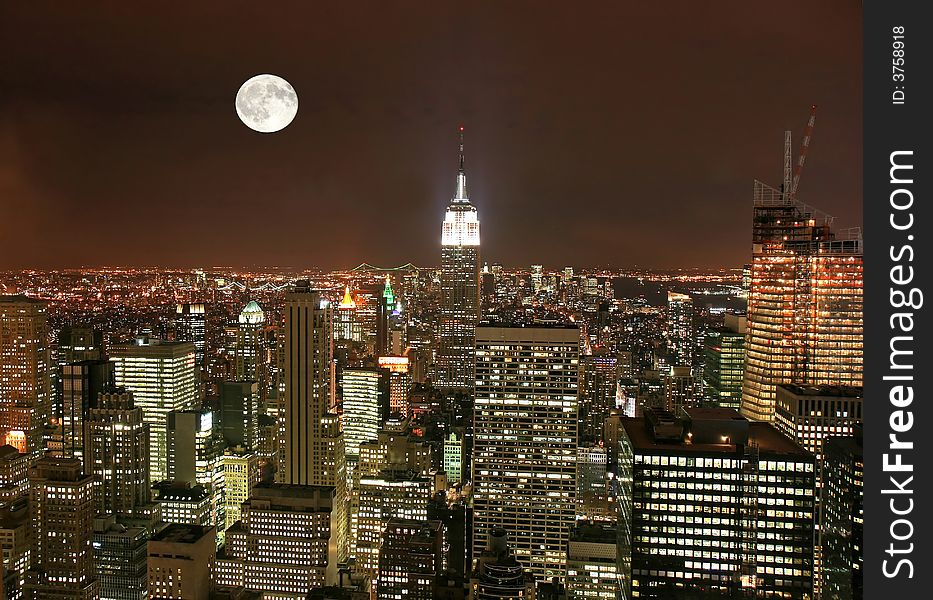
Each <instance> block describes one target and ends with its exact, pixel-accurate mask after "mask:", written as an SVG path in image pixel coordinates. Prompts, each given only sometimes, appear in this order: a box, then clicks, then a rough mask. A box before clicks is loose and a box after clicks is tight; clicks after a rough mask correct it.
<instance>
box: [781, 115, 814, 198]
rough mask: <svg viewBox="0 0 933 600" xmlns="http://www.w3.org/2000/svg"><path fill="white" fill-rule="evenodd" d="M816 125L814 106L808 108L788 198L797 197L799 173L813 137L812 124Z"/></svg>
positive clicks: (785, 174) (785, 173)
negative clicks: (808, 111)
mask: <svg viewBox="0 0 933 600" xmlns="http://www.w3.org/2000/svg"><path fill="white" fill-rule="evenodd" d="M814 123H816V104H814V105H812V106H811V107H810V119H809V120H808V121H807V127H806V128H805V129H804V130H803V142H802V143H801V144H800V154H799V156H798V157H797V165H796V166H795V167H794V179H793V181H792V182H791V184H790V192H789V193H788V194H787V195H788V197H790V198H793V197H795V196H796V195H797V186H798V185H800V173H801V172H802V171H803V165H804V163H806V162H807V151H808V150H810V138H811V137H812V136H813V124H814ZM787 143H788V135H787V132H785V134H784V144H785V158H784V177H785V179H786V178H787V148H786V146H787Z"/></svg>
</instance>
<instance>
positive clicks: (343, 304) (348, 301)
mask: <svg viewBox="0 0 933 600" xmlns="http://www.w3.org/2000/svg"><path fill="white" fill-rule="evenodd" d="M339 308H356V302H354V301H353V296H351V295H350V286H349V285H348V286H347V290H346V291H345V292H344V293H343V300H341V301H340V305H339Z"/></svg>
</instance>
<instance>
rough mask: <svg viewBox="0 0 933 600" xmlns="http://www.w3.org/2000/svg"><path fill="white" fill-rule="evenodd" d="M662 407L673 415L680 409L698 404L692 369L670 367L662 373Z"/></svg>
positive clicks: (695, 382)
mask: <svg viewBox="0 0 933 600" xmlns="http://www.w3.org/2000/svg"><path fill="white" fill-rule="evenodd" d="M661 381H662V382H663V384H664V406H665V408H666V409H667V410H669V411H671V412H673V413H674V414H678V413H680V409H682V408H685V407H690V406H696V405H697V404H698V403H699V395H700V394H699V391H698V389H697V381H696V378H695V377H694V376H693V369H691V368H690V367H686V366H679V367H677V366H672V367H670V368H668V370H667V372H666V373H664V375H663V377H662V380H661Z"/></svg>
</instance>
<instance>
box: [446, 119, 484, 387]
mask: <svg viewBox="0 0 933 600" xmlns="http://www.w3.org/2000/svg"><path fill="white" fill-rule="evenodd" d="M479 292H480V285H479V216H478V213H477V212H476V207H475V206H473V205H472V204H470V199H469V197H468V196H467V188H466V173H465V172H464V170H463V127H461V128H460V170H459V172H458V174H457V193H456V194H455V195H454V197H453V199H452V200H451V201H450V205H449V206H448V207H447V214H446V215H445V217H444V224H443V227H442V229H441V303H440V320H439V323H438V347H437V357H436V360H435V375H436V377H435V378H436V382H435V385H436V386H437V387H438V388H439V389H444V390H471V389H473V386H474V383H475V357H474V344H475V342H476V323H477V321H478V320H479Z"/></svg>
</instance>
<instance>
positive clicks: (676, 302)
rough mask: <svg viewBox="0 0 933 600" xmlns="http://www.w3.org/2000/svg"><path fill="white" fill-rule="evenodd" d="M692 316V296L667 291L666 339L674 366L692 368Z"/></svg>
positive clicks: (694, 348)
mask: <svg viewBox="0 0 933 600" xmlns="http://www.w3.org/2000/svg"><path fill="white" fill-rule="evenodd" d="M693 316H694V314H693V298H691V297H690V295H689V294H680V293H678V292H671V291H668V292H667V339H668V343H669V348H670V354H671V358H672V359H673V364H674V365H675V366H680V367H691V368H693V356H694V352H695V350H696V342H695V340H694V335H695V333H694V324H693Z"/></svg>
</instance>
